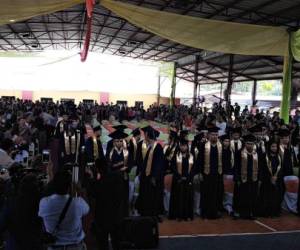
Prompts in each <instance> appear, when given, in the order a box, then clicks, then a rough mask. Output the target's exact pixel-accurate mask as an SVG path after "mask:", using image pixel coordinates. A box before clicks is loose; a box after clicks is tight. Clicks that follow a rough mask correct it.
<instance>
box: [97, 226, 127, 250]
mask: <svg viewBox="0 0 300 250" xmlns="http://www.w3.org/2000/svg"><path fill="white" fill-rule="evenodd" d="M109 236H110V239H111V245H112V249H113V250H119V249H121V246H120V241H121V227H120V226H113V227H111V228H110V229H107V228H100V227H97V234H96V238H97V244H98V249H99V250H108V249H109V241H108V238H109Z"/></svg>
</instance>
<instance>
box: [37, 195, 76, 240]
mask: <svg viewBox="0 0 300 250" xmlns="http://www.w3.org/2000/svg"><path fill="white" fill-rule="evenodd" d="M71 201H72V196H70V197H69V199H68V201H67V203H66V205H65V206H64V208H63V210H62V212H61V214H60V215H59V219H58V222H57V224H56V226H55V228H54V230H53V232H52V233H49V232H47V231H46V229H45V228H44V232H43V235H42V241H43V243H44V245H53V244H55V242H56V240H57V237H56V234H57V232H58V229H59V226H60V225H61V223H62V221H63V220H64V218H65V217H66V214H67V211H68V209H69V206H70V204H71Z"/></svg>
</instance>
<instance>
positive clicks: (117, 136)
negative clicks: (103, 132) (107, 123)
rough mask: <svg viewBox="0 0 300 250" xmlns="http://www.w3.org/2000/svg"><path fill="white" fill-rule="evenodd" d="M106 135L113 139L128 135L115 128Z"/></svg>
mask: <svg viewBox="0 0 300 250" xmlns="http://www.w3.org/2000/svg"><path fill="white" fill-rule="evenodd" d="M108 136H109V137H110V138H112V139H113V140H116V139H124V138H126V137H128V134H126V133H124V132H123V131H121V130H116V131H114V132H112V133H110V134H109V135H108Z"/></svg>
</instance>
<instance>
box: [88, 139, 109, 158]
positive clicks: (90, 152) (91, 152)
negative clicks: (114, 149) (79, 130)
mask: <svg viewBox="0 0 300 250" xmlns="http://www.w3.org/2000/svg"><path fill="white" fill-rule="evenodd" d="M97 146H98V154H99V156H98V158H99V159H104V158H105V156H104V151H103V147H102V143H101V140H100V138H99V139H98V138H97ZM85 152H86V161H87V162H95V161H96V159H95V157H94V140H93V138H92V137H89V138H88V139H87V140H86V142H85Z"/></svg>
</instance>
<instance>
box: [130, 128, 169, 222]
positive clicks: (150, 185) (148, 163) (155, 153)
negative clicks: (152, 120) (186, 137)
mask: <svg viewBox="0 0 300 250" xmlns="http://www.w3.org/2000/svg"><path fill="white" fill-rule="evenodd" d="M142 130H143V131H144V134H145V142H146V143H147V144H146V145H147V152H146V155H145V158H143V162H142V164H141V169H140V171H139V177H140V189H139V196H138V199H137V203H136V208H137V210H138V212H139V214H140V215H142V216H156V217H157V218H158V220H160V219H159V214H161V212H162V211H161V207H162V197H161V196H162V193H163V173H164V153H163V148H162V146H161V145H160V144H159V143H158V142H157V141H156V138H157V137H158V136H159V132H158V131H157V130H155V129H154V128H152V127H151V126H147V127H145V128H143V129H142Z"/></svg>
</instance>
